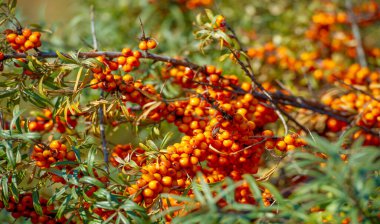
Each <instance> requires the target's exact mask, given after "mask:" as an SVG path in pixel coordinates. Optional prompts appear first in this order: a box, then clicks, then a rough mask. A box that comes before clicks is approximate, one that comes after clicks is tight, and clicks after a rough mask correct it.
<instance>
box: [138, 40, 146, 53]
mask: <svg viewBox="0 0 380 224" xmlns="http://www.w3.org/2000/svg"><path fill="white" fill-rule="evenodd" d="M139 48H140V50H142V51H146V50H148V46H147V42H146V40H142V41H140V43H139Z"/></svg>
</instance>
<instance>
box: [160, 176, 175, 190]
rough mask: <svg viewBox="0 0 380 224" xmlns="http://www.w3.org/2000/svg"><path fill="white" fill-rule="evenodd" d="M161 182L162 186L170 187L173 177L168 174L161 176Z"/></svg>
mask: <svg viewBox="0 0 380 224" xmlns="http://www.w3.org/2000/svg"><path fill="white" fill-rule="evenodd" d="M161 182H162V184H163V185H164V186H167V187H170V186H172V184H173V179H172V177H170V176H164V177H162V180H161Z"/></svg>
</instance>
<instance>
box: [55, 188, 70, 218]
mask: <svg viewBox="0 0 380 224" xmlns="http://www.w3.org/2000/svg"><path fill="white" fill-rule="evenodd" d="M70 200H71V195H70V194H69V195H67V196H66V198H65V200H64V201H63V203H62V204H61V206H59V208H58V211H57V215H56V217H57V218H58V219H60V218H61V217H62V214H63V212H64V211H65V210H66V207H67V205H68V204H69V202H70Z"/></svg>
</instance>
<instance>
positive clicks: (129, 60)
mask: <svg viewBox="0 0 380 224" xmlns="http://www.w3.org/2000/svg"><path fill="white" fill-rule="evenodd" d="M127 63H128V64H130V65H132V66H136V65H137V63H138V61H137V59H136V58H135V57H134V56H129V57H127Z"/></svg>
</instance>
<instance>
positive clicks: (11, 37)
mask: <svg viewBox="0 0 380 224" xmlns="http://www.w3.org/2000/svg"><path fill="white" fill-rule="evenodd" d="M6 35H7V37H6V38H7V42H8V43H9V44H10V45H11V47H12V48H13V49H14V50H15V51H17V52H21V53H22V52H25V51H27V50H30V49H33V48H37V47H40V46H41V41H40V37H41V33H40V32H37V31H36V32H32V31H31V30H30V29H23V30H22V31H21V32H16V31H14V30H6Z"/></svg>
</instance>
